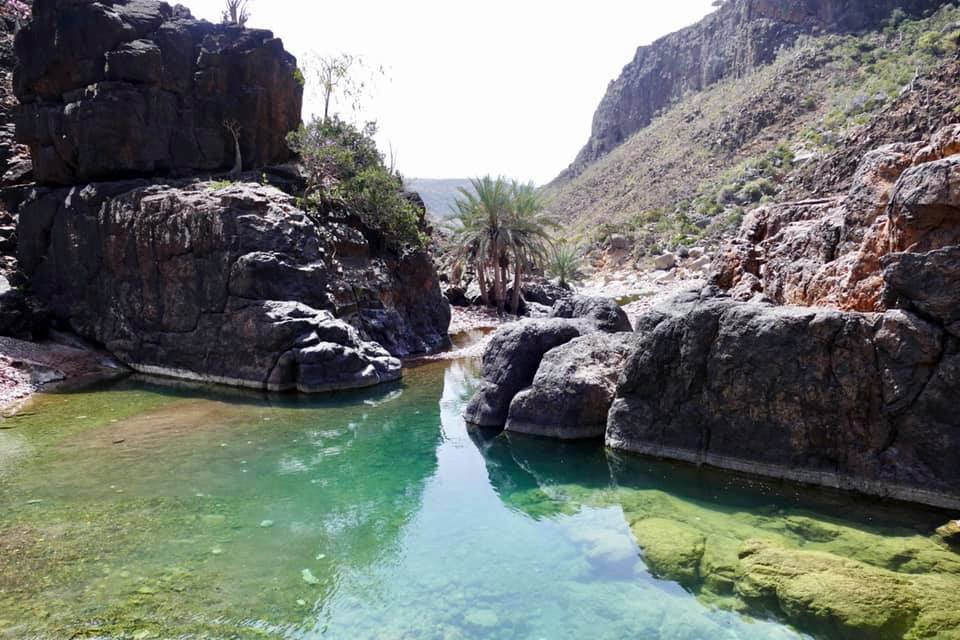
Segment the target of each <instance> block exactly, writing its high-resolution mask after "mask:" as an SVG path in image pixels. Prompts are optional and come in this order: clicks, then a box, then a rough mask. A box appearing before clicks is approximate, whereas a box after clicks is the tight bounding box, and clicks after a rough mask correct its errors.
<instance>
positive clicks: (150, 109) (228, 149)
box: [14, 0, 303, 184]
mask: <svg viewBox="0 0 960 640" xmlns="http://www.w3.org/2000/svg"><path fill="white" fill-rule="evenodd" d="M16 51H17V59H18V66H17V68H16V71H15V74H14V89H15V92H16V95H17V97H18V98H19V100H20V102H21V103H22V106H21V107H20V110H19V113H18V115H17V136H18V138H19V140H20V141H21V142H23V143H24V144H26V145H28V146H29V147H30V151H31V154H32V156H33V168H34V171H35V173H36V178H37V180H38V181H39V182H41V183H53V184H82V183H85V182H90V181H93V180H103V179H114V178H116V177H118V176H129V175H131V174H141V175H155V174H157V173H177V172H183V171H189V170H217V169H228V168H230V167H232V166H233V162H234V141H233V138H232V136H231V134H230V132H229V131H228V130H227V129H226V127H225V126H224V123H225V122H227V121H236V123H237V124H238V125H239V127H240V147H241V151H242V155H243V160H244V166H245V167H246V168H253V167H261V166H264V165H267V164H270V163H273V162H278V161H282V160H284V159H286V158H287V157H288V156H289V150H288V148H287V144H286V135H287V133H288V132H290V131H292V130H293V129H295V128H296V127H297V126H298V124H299V123H300V108H301V101H302V94H303V89H302V87H301V86H300V84H299V83H298V82H297V79H296V77H295V71H296V68H297V66H296V60H295V59H294V58H293V56H291V55H290V54H288V53H287V52H286V51H284V49H283V44H282V43H281V41H280V40H279V39H277V38H274V37H273V34H272V33H270V32H269V31H263V30H254V29H242V28H240V27H238V26H235V25H214V24H210V23H208V22H204V21H198V20H194V19H193V18H192V17H191V16H190V14H189V12H188V11H186V10H185V9H184V8H183V7H182V6H180V5H177V6H176V7H171V6H170V5H168V4H166V3H165V2H159V1H157V0H111V1H110V2H76V1H73V0H38V1H37V2H35V3H34V6H33V20H32V21H31V22H30V23H29V25H27V26H26V27H25V28H23V29H22V30H21V31H20V33H19V34H18V36H17V40H16Z"/></svg>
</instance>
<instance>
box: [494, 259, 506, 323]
mask: <svg viewBox="0 0 960 640" xmlns="http://www.w3.org/2000/svg"><path fill="white" fill-rule="evenodd" d="M499 263H500V260H499V259H498V260H497V261H496V262H495V263H494V265H493V297H494V298H496V301H497V314H499V315H503V307H504V305H505V301H504V299H503V298H504V295H503V294H504V286H503V268H502V267H501V266H500V264H499Z"/></svg>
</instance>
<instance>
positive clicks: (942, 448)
mask: <svg viewBox="0 0 960 640" xmlns="http://www.w3.org/2000/svg"><path fill="white" fill-rule="evenodd" d="M637 331H638V334H640V335H639V337H638V339H637V340H636V343H635V344H636V349H635V351H634V353H633V354H632V356H631V357H630V358H629V359H628V361H627V364H626V366H625V368H624V371H623V375H622V376H621V378H620V381H619V385H618V389H617V395H616V399H615V400H614V402H613V405H612V407H611V409H610V413H609V417H608V423H607V431H606V442H607V444H608V445H609V446H610V447H613V448H619V449H626V450H630V451H635V452H639V453H643V454H649V455H654V456H658V457H665V458H671V459H676V460H684V461H689V462H694V463H698V464H709V465H713V466H716V467H721V468H727V469H733V470H738V471H746V472H751V473H757V474H760V475H765V476H771V477H776V478H786V479H792V480H798V481H802V482H809V483H812V484H819V485H827V486H833V487H842V488H849V489H856V490H860V491H864V492H868V493H873V494H877V495H884V496H894V497H898V498H903V499H907V500H914V501H917V502H925V503H929V504H934V505H940V506H946V507H957V506H960V498H958V496H960V469H958V468H957V467H956V465H955V464H953V461H954V460H956V458H957V456H958V455H960V422H958V421H957V417H956V407H955V398H956V397H957V394H958V393H960V354H958V350H960V349H958V347H960V345H958V343H957V340H956V339H955V338H953V337H951V336H950V335H949V333H948V332H946V331H945V330H944V328H943V327H942V326H941V325H938V324H933V323H931V322H928V321H926V320H924V319H922V318H920V317H918V316H915V315H912V314H910V313H907V312H904V311H890V312H887V313H886V314H884V315H882V316H881V315H874V314H860V313H844V312H839V311H832V310H828V309H813V308H801V307H778V306H774V305H771V304H764V303H742V302H737V301H735V300H732V299H730V298H728V297H725V296H722V295H718V292H717V291H716V290H715V289H711V288H708V289H705V290H702V291H688V292H684V293H681V294H679V295H678V296H676V297H675V298H674V299H672V300H671V301H669V302H667V303H665V304H664V305H662V306H659V307H657V308H656V309H654V310H653V311H651V312H650V313H648V314H647V315H646V316H644V317H642V318H640V319H639V320H638V327H637Z"/></svg>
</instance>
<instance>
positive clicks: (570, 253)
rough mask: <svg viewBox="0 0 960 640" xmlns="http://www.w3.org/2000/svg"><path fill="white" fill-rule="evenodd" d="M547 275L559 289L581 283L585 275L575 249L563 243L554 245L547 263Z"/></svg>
mask: <svg viewBox="0 0 960 640" xmlns="http://www.w3.org/2000/svg"><path fill="white" fill-rule="evenodd" d="M547 275H549V276H550V277H551V278H556V279H557V280H558V281H559V284H560V286H561V287H568V286H569V285H571V284H576V283H578V282H580V281H582V280H583V279H584V278H585V277H586V275H585V274H584V273H583V261H582V260H581V259H580V256H579V255H578V253H577V248H576V247H574V246H571V245H569V244H567V243H565V242H561V243H557V244H555V245H554V246H553V249H552V250H551V251H550V257H549V259H548V261H547Z"/></svg>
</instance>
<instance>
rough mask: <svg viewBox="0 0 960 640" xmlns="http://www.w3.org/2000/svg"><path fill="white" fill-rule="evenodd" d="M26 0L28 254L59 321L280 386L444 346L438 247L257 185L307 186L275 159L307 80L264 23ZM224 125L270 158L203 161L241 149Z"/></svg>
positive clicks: (35, 288) (149, 364)
mask: <svg viewBox="0 0 960 640" xmlns="http://www.w3.org/2000/svg"><path fill="white" fill-rule="evenodd" d="M34 10H35V11H34V19H33V21H32V22H31V23H30V24H29V25H28V26H27V27H25V28H23V29H22V30H21V31H20V33H19V35H18V37H17V39H16V48H17V53H18V60H19V64H18V67H17V70H16V75H15V85H16V90H17V94H18V96H19V97H20V100H21V102H22V103H23V104H22V106H21V108H20V111H19V116H18V122H17V134H18V136H19V137H20V139H22V140H23V141H24V142H26V143H27V144H29V146H30V151H31V153H32V156H33V160H34V165H35V168H36V169H35V170H36V178H37V180H38V182H40V183H41V184H44V185H47V186H46V187H38V188H37V189H35V190H34V191H33V193H32V195H31V196H30V198H29V199H28V200H27V201H26V202H25V203H24V204H23V206H22V208H21V212H20V219H19V224H18V252H19V258H20V265H19V266H20V269H21V270H22V272H23V274H24V276H25V277H26V278H28V279H29V284H30V292H31V295H32V299H35V300H39V301H41V302H42V303H44V304H45V305H47V306H49V308H50V312H51V313H52V315H53V317H54V318H56V320H57V322H59V323H62V324H63V325H66V326H68V327H69V328H70V329H72V330H73V331H75V332H76V333H78V334H80V335H81V336H82V337H84V338H88V339H90V340H93V341H95V342H97V343H100V344H103V345H105V346H106V348H107V349H109V350H110V351H111V352H112V353H113V354H115V355H116V356H117V358H118V359H119V360H121V361H122V362H124V363H125V364H127V365H129V366H130V367H132V368H134V369H136V370H139V371H144V372H148V373H157V374H164V375H171V376H176V377H182V378H188V379H195V380H203V381H213V382H219V383H225V384H233V385H239V386H245V387H252V388H259V389H269V390H290V389H297V390H300V391H304V392H317V391H326V390H331V389H343V388H354V387H361V386H369V385H373V384H378V383H381V382H386V381H390V380H396V379H397V378H399V377H400V375H401V365H400V361H399V360H398V359H397V358H398V357H404V356H408V355H413V354H423V353H428V352H432V351H436V350H437V349H439V348H442V347H445V346H447V345H448V343H449V337H448V335H447V327H448V325H449V321H450V309H449V305H448V304H447V302H446V300H445V299H444V298H443V296H442V294H441V293H440V288H439V279H438V276H437V273H436V270H435V268H434V266H433V263H432V260H431V258H430V256H429V254H428V253H426V252H425V251H423V250H419V249H412V248H396V247H392V246H391V247H387V246H386V245H387V244H388V243H386V242H384V241H383V238H382V237H380V234H379V233H378V232H377V231H376V230H374V229H371V228H370V227H369V226H368V225H366V224H364V223H363V222H362V221H361V220H360V219H359V218H358V217H357V216H354V215H350V214H349V213H348V212H345V211H330V212H327V213H326V214H324V215H322V216H319V215H313V214H308V213H307V212H305V211H302V210H300V209H299V208H298V207H297V206H296V201H295V199H294V198H293V197H292V196H290V195H288V194H287V193H285V192H284V191H281V190H279V189H277V188H274V187H272V186H268V185H265V184H261V183H262V182H268V181H271V180H272V181H273V182H274V183H275V184H277V185H280V186H281V187H283V188H284V189H287V190H288V191H297V190H299V191H302V188H303V185H302V184H301V180H300V178H299V177H298V175H297V173H296V171H295V170H292V169H291V168H290V167H287V168H282V167H267V166H265V165H267V164H269V163H272V162H277V161H283V160H286V159H288V157H289V155H290V152H289V150H288V148H287V144H286V135H287V133H288V132H289V131H290V130H292V129H294V128H295V127H296V126H298V125H299V122H300V107H301V94H302V89H301V87H300V85H299V83H298V81H297V77H296V73H295V72H296V61H295V60H294V59H293V57H292V56H290V55H289V54H287V53H286V52H285V51H284V50H283V46H282V43H281V42H280V41H279V40H278V39H276V38H274V37H273V36H272V34H270V32H267V31H258V30H249V29H243V28H240V27H238V26H235V25H211V24H209V23H206V22H202V21H196V20H193V19H192V18H191V17H190V14H189V12H188V11H187V10H186V9H184V8H183V7H180V6H177V7H170V6H169V5H167V4H165V3H163V2H157V1H155V0H111V1H110V2H98V3H90V2H77V1H74V0H40V1H38V2H37V3H36V5H35V7H34ZM226 124H230V125H231V127H232V128H236V127H239V130H240V146H241V153H242V157H243V160H244V167H254V168H257V169H263V171H257V172H255V173H249V174H244V175H241V176H239V177H238V179H239V181H238V182H235V183H231V182H210V181H209V180H206V181H205V180H204V179H203V178H202V177H200V178H198V177H197V175H196V173H195V172H196V171H199V170H217V169H228V168H231V167H232V166H233V164H234V140H233V135H232V133H231V132H230V131H229V130H228V128H227V127H226V126H225V125H226ZM177 175H183V176H184V177H183V178H180V179H178V178H175V176H177ZM202 175H203V174H201V176H202ZM207 175H209V174H207ZM138 176H142V177H138ZM94 180H99V182H91V181H94ZM62 184H76V186H72V187H67V188H58V185H62ZM414 200H416V199H415V198H414ZM415 204H418V203H417V202H415ZM419 204H420V205H421V209H422V203H419ZM424 224H425V223H424ZM11 309H12V308H11ZM12 310H13V311H15V309H12ZM3 311H7V309H6V308H4V309H3ZM12 315H13V316H16V315H17V314H16V313H13V314H12ZM21 315H22V314H21ZM15 319H16V318H13V319H12V320H11V321H10V322H7V321H6V320H7V319H6V316H5V315H4V314H2V313H0V321H3V322H2V323H0V324H9V325H11V326H13V320H15ZM0 330H3V327H0Z"/></svg>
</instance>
